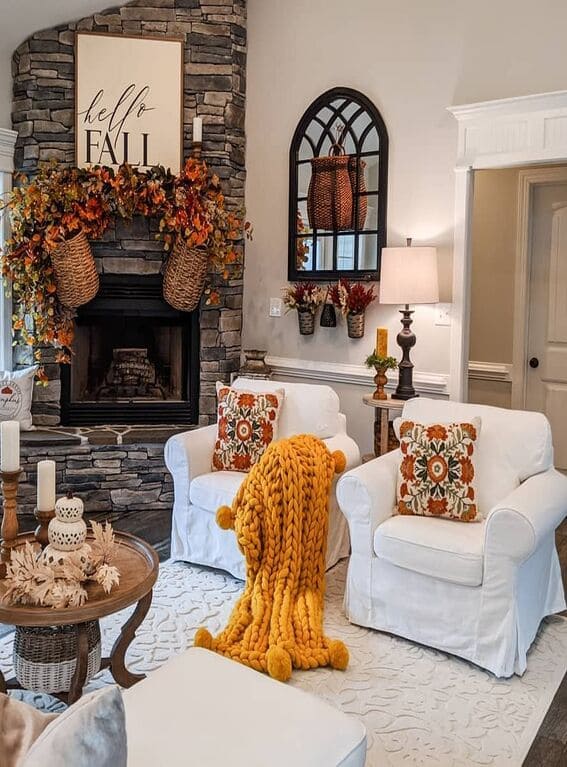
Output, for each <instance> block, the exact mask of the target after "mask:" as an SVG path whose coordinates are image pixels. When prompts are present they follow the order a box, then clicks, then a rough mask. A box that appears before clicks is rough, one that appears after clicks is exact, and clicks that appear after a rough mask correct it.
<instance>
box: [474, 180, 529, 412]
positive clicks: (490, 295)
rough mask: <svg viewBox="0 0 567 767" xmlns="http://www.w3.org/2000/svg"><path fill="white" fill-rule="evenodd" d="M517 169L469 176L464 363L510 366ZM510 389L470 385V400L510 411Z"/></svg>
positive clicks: (499, 383) (492, 384) (483, 383)
mask: <svg viewBox="0 0 567 767" xmlns="http://www.w3.org/2000/svg"><path fill="white" fill-rule="evenodd" d="M517 196H518V170H517V168H507V169H504V170H481V171H477V172H476V173H475V176H474V200H473V218H472V233H471V251H472V265H471V326H470V352H469V359H471V360H474V361H476V362H497V363H508V364H510V363H511V362H512V343H513V333H514V279H515V261H516V209H517ZM510 398H511V384H510V383H508V382H502V381H490V380H476V379H474V378H471V379H470V380H469V399H470V401H471V402H478V403H481V404H484V405H497V406H499V407H510Z"/></svg>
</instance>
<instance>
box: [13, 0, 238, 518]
mask: <svg viewBox="0 0 567 767" xmlns="http://www.w3.org/2000/svg"><path fill="white" fill-rule="evenodd" d="M76 30H84V31H92V32H102V33H109V34H115V35H120V34H126V35H151V36H167V37H177V38H179V37H181V38H182V39H183V40H184V62H185V63H184V68H185V72H184V89H183V90H184V94H183V101H184V118H183V123H184V129H183V150H184V156H185V157H187V156H189V154H190V152H191V144H192V136H191V132H192V127H191V126H192V120H193V117H195V116H197V115H199V116H201V117H202V118H203V145H202V156H203V159H204V160H205V161H206V162H207V164H208V165H209V166H210V167H212V168H213V169H214V171H215V172H216V173H217V175H218V176H219V178H220V179H221V182H222V185H223V190H224V192H225V196H226V198H227V202H228V204H229V206H231V207H232V206H235V207H236V206H241V205H242V204H243V202H244V183H245V167H244V149H245V137H244V108H245V89H246V3H245V0H134V1H133V2H130V3H125V4H123V5H120V6H117V7H114V8H110V9H108V10H104V11H101V12H100V13H96V14H94V15H92V16H88V17H87V18H84V19H81V20H79V21H73V22H71V23H69V24H64V25H61V26H58V27H54V28H52V29H46V30H43V31H40V32H37V33H36V34H34V35H33V36H32V37H31V38H30V39H28V40H26V41H25V42H23V43H22V44H21V45H20V46H19V47H18V49H17V50H16V51H15V53H14V56H13V65H12V70H13V80H14V92H13V96H14V98H13V113H12V122H13V127H14V130H15V131H17V132H18V139H17V144H16V154H15V166H16V169H17V170H18V171H24V172H25V173H28V174H29V173H31V174H33V173H34V172H35V170H36V169H37V166H38V163H40V162H44V161H48V160H56V161H58V162H60V163H65V164H68V165H72V164H74V161H75V130H74V98H75V96H74V93H75V90H74V89H75V69H74V42H75V31H76ZM155 235H156V222H155V221H152V220H148V219H144V218H136V219H134V221H132V222H131V223H127V222H124V221H122V220H119V221H117V222H116V223H115V225H114V227H112V228H111V229H109V230H108V231H107V232H106V233H105V236H104V238H103V240H101V241H100V242H96V243H91V244H92V247H93V251H94V255H95V259H96V262H97V269H98V271H99V274H100V278H101V289H100V292H99V294H98V295H97V296H96V298H95V299H94V300H93V301H92V302H90V304H87V305H85V306H83V307H81V308H80V309H79V311H78V313H77V317H76V341H75V345H74V357H73V362H72V364H71V366H60V365H59V364H58V363H57V361H56V353H55V350H53V349H51V348H47V349H42V350H41V352H42V363H43V365H44V368H45V371H46V374H47V376H48V378H49V383H48V385H47V386H46V387H45V388H41V387H38V388H37V389H36V393H35V395H34V405H33V415H34V423H35V424H36V425H37V426H38V427H39V428H40V429H42V431H39V432H31V433H30V434H29V435H27V436H26V437H25V439H24V443H23V449H22V464H23V468H24V472H25V473H24V477H23V480H22V482H21V484H20V517H21V522H22V525H23V528H24V529H25V528H26V527H30V526H33V520H32V518H31V512H32V510H33V506H34V504H35V471H36V465H37V462H38V460H41V459H42V458H46V457H47V458H53V459H54V460H55V461H56V463H57V486H58V491H59V492H64V491H66V490H73V491H76V492H78V493H79V494H80V495H81V497H82V498H83V500H84V501H85V503H86V509H87V511H89V512H91V511H92V512H99V513H101V514H105V515H106V514H108V513H109V512H111V513H112V514H121V513H122V512H128V513H129V512H134V511H136V512H138V511H142V510H145V511H146V515H147V516H148V519H151V520H152V522H151V523H152V524H154V522H155V519H156V518H157V517H156V515H160V514H162V515H164V516H165V517H168V516H169V513H170V509H171V504H172V500H173V492H172V484H171V477H170V476H169V473H168V472H167V469H166V467H165V465H164V459H163V442H164V441H165V440H166V439H167V438H168V436H170V435H171V434H173V433H175V432H176V431H180V430H185V429H187V428H188V426H189V425H197V424H199V425H205V424H208V423H211V422H212V421H214V420H215V417H216V392H215V382H216V381H217V380H218V379H220V380H224V381H228V379H229V377H230V374H231V372H232V371H234V370H237V369H238V367H239V363H240V331H241V326H242V281H241V280H233V281H231V282H229V283H224V282H223V281H221V280H219V279H217V278H215V277H213V285H214V287H215V290H217V291H218V293H219V295H220V303H219V305H215V306H209V305H207V303H206V300H205V299H203V300H202V301H201V305H200V307H199V308H198V310H196V311H195V312H193V313H181V312H177V311H175V310H173V309H172V308H171V307H169V306H168V305H167V304H166V303H165V301H164V300H163V298H162V283H161V273H160V270H161V266H162V256H163V253H162V246H161V244H160V243H159V242H158V241H156V236H155ZM18 353H20V352H18ZM30 362H31V359H30V356H29V354H28V355H26V354H25V353H24V354H21V356H19V357H18V356H16V363H19V364H22V365H25V364H30ZM152 515H154V516H152ZM26 518H29V523H26V522H25V519H26Z"/></svg>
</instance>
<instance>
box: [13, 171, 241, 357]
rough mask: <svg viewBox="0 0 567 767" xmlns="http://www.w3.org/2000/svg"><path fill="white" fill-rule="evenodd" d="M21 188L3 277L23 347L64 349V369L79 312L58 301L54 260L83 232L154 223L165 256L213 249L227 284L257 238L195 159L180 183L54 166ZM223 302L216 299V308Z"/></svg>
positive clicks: (160, 174)
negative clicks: (181, 248) (244, 246)
mask: <svg viewBox="0 0 567 767" xmlns="http://www.w3.org/2000/svg"><path fill="white" fill-rule="evenodd" d="M16 181H17V185H16V186H15V188H14V189H13V190H12V191H11V192H10V193H9V195H8V196H7V198H6V199H5V200H3V201H2V200H0V212H6V213H7V215H8V216H9V219H10V229H11V234H10V237H9V238H8V240H7V242H6V244H5V247H4V251H3V253H2V275H3V277H4V279H5V282H6V283H7V284H9V286H10V287H11V290H12V294H13V297H14V305H15V307H16V314H15V315H14V317H13V328H14V330H15V331H19V334H18V335H19V339H21V342H22V343H24V344H27V345H29V346H39V345H51V346H54V347H55V348H57V349H58V350H59V352H58V361H59V362H69V360H70V354H71V346H72V343H73V334H74V322H73V319H74V312H73V310H70V309H68V308H66V307H65V306H63V305H62V304H61V302H60V301H59V300H58V296H57V285H56V282H55V275H54V271H53V266H52V263H51V253H52V252H53V250H54V249H55V248H56V247H57V246H58V245H59V244H60V243H61V242H62V241H63V240H65V239H68V238H70V237H72V236H73V235H75V234H76V233H77V232H79V231H80V230H83V231H84V233H85V234H86V236H87V238H88V239H91V240H97V239H100V238H101V237H102V236H103V235H104V233H105V231H106V230H107V229H108V227H109V225H110V224H111V223H112V221H113V220H114V219H115V218H116V217H120V218H124V219H126V220H129V219H131V218H132V217H133V216H134V215H143V216H152V217H155V218H157V219H158V221H159V234H158V235H157V237H158V238H161V239H162V240H163V242H164V244H165V250H169V248H170V247H171V245H172V243H173V241H174V240H175V238H176V237H182V238H183V239H184V240H185V241H186V242H187V243H188V245H189V246H190V247H203V248H205V249H206V250H207V253H208V256H209V263H210V267H211V270H212V271H215V272H217V273H219V274H220V275H221V276H222V277H223V278H224V279H228V278H229V277H231V276H239V273H240V270H241V261H242V257H241V249H240V248H239V247H238V240H241V239H242V237H243V235H244V234H246V236H248V237H249V236H250V234H251V228H250V224H249V223H244V222H243V220H242V218H241V216H240V215H239V214H238V213H237V212H235V211H233V210H230V209H229V208H228V207H227V205H226V201H225V197H224V195H223V192H222V190H221V184H220V180H219V178H218V176H216V175H215V174H214V173H211V172H210V171H209V169H208V167H207V165H206V164H205V163H204V162H201V161H200V160H197V159H195V158H189V159H188V160H187V162H186V163H185V165H184V167H183V169H182V170H181V172H180V174H179V175H177V176H175V175H173V174H172V173H171V171H169V170H166V169H165V168H163V167H161V166H158V167H155V168H151V169H150V170H148V171H147V172H142V171H139V170H137V169H136V168H133V167H131V166H129V165H122V166H121V167H120V168H119V169H118V170H117V171H116V172H115V171H114V170H113V169H112V168H108V167H104V166H96V167H92V168H88V169H87V168H67V167H63V166H60V165H58V164H57V163H51V164H49V165H46V166H42V167H41V168H40V170H39V172H38V174H37V176H35V177H34V178H33V179H31V180H29V179H27V178H26V177H25V176H17V177H16ZM217 297H218V293H217V292H214V291H213V292H212V293H211V292H210V296H209V302H212V301H214V300H215V298H217Z"/></svg>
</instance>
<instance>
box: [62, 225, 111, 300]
mask: <svg viewBox="0 0 567 767" xmlns="http://www.w3.org/2000/svg"><path fill="white" fill-rule="evenodd" d="M51 263H52V265H53V270H54V272H55V281H56V283H57V296H58V298H59V300H60V301H61V303H62V304H63V305H64V306H67V307H69V308H71V309H76V308H77V307H78V306H82V305H83V304H87V303H88V302H89V301H92V299H93V298H94V297H95V296H96V294H97V293H98V287H99V278H98V273H97V270H96V264H95V260H94V258H93V254H92V250H91V246H90V244H89V241H88V240H87V238H86V235H85V233H84V232H82V231H81V232H79V234H77V235H75V237H72V238H71V239H70V240H64V241H63V242H62V243H61V244H60V245H58V246H57V248H55V250H54V251H53V252H52V253H51Z"/></svg>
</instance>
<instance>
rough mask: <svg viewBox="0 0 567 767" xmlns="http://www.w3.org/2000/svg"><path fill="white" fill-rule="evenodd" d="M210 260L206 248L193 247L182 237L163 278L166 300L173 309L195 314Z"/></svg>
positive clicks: (178, 239)
mask: <svg viewBox="0 0 567 767" xmlns="http://www.w3.org/2000/svg"><path fill="white" fill-rule="evenodd" d="M208 266H209V259H208V255H207V251H206V250H204V249H203V248H190V247H188V246H187V244H186V243H185V242H184V240H182V239H180V238H179V237H178V238H177V239H176V240H175V244H174V246H173V249H172V251H171V254H170V256H169V258H168V259H167V263H166V265H165V271H164V275H163V297H164V298H165V300H166V301H167V303H168V304H169V305H170V306H173V308H174V309H178V310H179V311H182V312H192V311H193V310H194V309H196V307H197V306H198V305H199V301H200V299H201V296H202V294H203V290H204V287H205V280H206V278H207V271H208Z"/></svg>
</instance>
